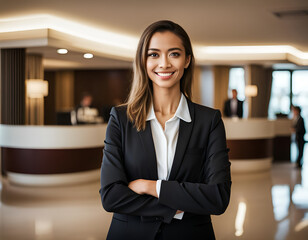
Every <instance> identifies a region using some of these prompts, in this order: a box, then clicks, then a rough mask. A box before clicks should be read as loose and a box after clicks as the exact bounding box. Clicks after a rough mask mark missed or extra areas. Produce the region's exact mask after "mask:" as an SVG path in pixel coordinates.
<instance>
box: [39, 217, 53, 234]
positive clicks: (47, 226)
mask: <svg viewBox="0 0 308 240" xmlns="http://www.w3.org/2000/svg"><path fill="white" fill-rule="evenodd" d="M51 234H52V222H51V221H50V220H45V219H36V220H35V235H37V236H46V235H51Z"/></svg>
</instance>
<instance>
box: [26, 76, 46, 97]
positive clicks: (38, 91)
mask: <svg viewBox="0 0 308 240" xmlns="http://www.w3.org/2000/svg"><path fill="white" fill-rule="evenodd" d="M47 95H48V82H47V81H44V80H41V79H29V80H27V96H28V97H29V98H42V97H46V96H47Z"/></svg>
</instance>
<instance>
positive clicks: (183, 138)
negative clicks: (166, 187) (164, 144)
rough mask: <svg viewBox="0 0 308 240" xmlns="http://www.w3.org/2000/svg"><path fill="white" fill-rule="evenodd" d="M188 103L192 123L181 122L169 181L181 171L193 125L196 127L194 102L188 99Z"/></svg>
mask: <svg viewBox="0 0 308 240" xmlns="http://www.w3.org/2000/svg"><path fill="white" fill-rule="evenodd" d="M187 103H188V108H189V113H190V117H191V122H185V121H183V120H180V127H179V136H178V142H177V145H176V150H175V156H174V160H173V164H172V168H171V172H170V176H169V180H174V179H175V177H176V175H177V173H178V171H179V168H180V166H181V164H182V160H183V157H184V154H185V152H186V148H187V145H188V143H189V140H190V136H191V132H192V129H193V125H194V106H193V104H192V102H191V101H189V100H188V99H187Z"/></svg>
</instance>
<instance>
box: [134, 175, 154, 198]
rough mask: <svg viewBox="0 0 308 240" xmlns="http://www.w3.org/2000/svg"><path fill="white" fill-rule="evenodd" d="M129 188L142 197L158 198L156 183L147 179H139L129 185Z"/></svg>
mask: <svg viewBox="0 0 308 240" xmlns="http://www.w3.org/2000/svg"><path fill="white" fill-rule="evenodd" d="M128 187H129V188H130V189H131V190H133V191H134V192H135V193H138V194H140V195H142V194H148V195H151V196H153V197H156V198H158V195H157V192H156V181H152V180H145V179H137V180H134V181H132V182H130V183H129V184H128Z"/></svg>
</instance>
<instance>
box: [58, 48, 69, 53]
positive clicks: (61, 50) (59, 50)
mask: <svg viewBox="0 0 308 240" xmlns="http://www.w3.org/2000/svg"><path fill="white" fill-rule="evenodd" d="M57 53H59V54H67V53H68V51H67V49H65V48H61V49H58V50H57Z"/></svg>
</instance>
